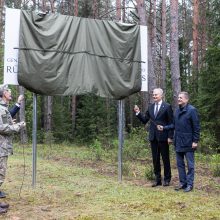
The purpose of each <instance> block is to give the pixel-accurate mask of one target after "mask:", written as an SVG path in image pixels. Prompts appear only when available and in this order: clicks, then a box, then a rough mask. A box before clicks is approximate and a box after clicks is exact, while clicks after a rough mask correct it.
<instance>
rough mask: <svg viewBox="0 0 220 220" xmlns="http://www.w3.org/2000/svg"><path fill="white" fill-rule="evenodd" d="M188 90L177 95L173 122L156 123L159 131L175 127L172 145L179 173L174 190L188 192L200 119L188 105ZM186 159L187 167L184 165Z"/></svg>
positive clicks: (193, 174)
mask: <svg viewBox="0 0 220 220" xmlns="http://www.w3.org/2000/svg"><path fill="white" fill-rule="evenodd" d="M188 102H189V94H188V92H180V93H179V96H178V105H179V108H177V109H176V112H175V115H174V124H170V125H165V126H163V125H158V126H157V128H158V130H160V131H167V130H170V129H174V128H175V134H174V146H175V151H176V162H177V168H178V173H179V182H180V184H179V186H178V187H177V188H176V189H175V190H177V191H178V190H181V189H183V190H184V192H190V191H191V190H192V189H193V185H194V176H195V159H194V157H195V156H194V152H195V150H196V148H197V146H198V142H199V138H200V121H199V115H198V112H197V109H196V108H195V107H194V106H192V105H190V104H189V103H188ZM184 159H186V162H187V168H186V165H185V161H184Z"/></svg>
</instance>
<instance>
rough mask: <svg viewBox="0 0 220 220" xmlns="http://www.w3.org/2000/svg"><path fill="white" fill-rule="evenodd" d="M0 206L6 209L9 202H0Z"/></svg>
mask: <svg viewBox="0 0 220 220" xmlns="http://www.w3.org/2000/svg"><path fill="white" fill-rule="evenodd" d="M0 208H3V209H8V208H9V204H8V203H5V202H0Z"/></svg>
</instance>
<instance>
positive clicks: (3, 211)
mask: <svg viewBox="0 0 220 220" xmlns="http://www.w3.org/2000/svg"><path fill="white" fill-rule="evenodd" d="M7 211H8V210H7V209H3V208H1V207H0V214H3V213H6V212H7Z"/></svg>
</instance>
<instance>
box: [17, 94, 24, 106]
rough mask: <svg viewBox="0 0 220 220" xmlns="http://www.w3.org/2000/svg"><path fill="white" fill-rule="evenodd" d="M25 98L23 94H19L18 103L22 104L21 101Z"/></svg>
mask: <svg viewBox="0 0 220 220" xmlns="http://www.w3.org/2000/svg"><path fill="white" fill-rule="evenodd" d="M23 100H24V96H23V95H19V96H18V101H17V103H18V104H21V102H22V101H23Z"/></svg>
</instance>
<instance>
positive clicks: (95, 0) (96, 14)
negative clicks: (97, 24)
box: [92, 0, 98, 18]
mask: <svg viewBox="0 0 220 220" xmlns="http://www.w3.org/2000/svg"><path fill="white" fill-rule="evenodd" d="M92 10H93V18H98V3H97V0H93V4H92Z"/></svg>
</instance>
